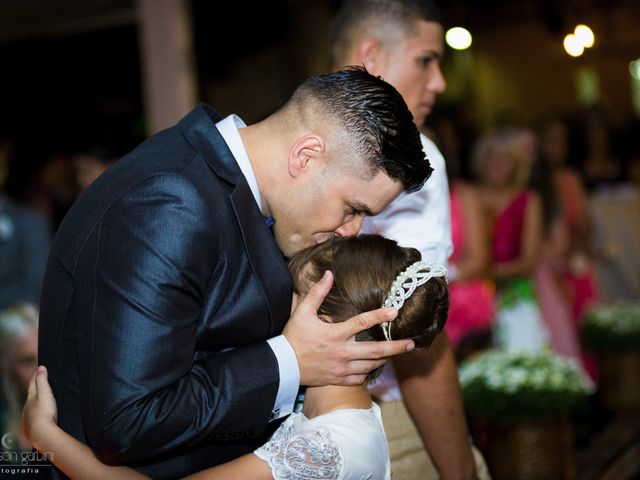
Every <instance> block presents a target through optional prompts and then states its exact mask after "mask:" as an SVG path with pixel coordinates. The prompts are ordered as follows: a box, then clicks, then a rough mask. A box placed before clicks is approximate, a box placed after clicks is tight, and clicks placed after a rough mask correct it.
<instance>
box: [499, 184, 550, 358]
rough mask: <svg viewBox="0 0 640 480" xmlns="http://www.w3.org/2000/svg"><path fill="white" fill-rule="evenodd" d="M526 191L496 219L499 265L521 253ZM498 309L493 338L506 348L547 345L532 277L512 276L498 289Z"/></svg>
mask: <svg viewBox="0 0 640 480" xmlns="http://www.w3.org/2000/svg"><path fill="white" fill-rule="evenodd" d="M529 199H530V196H529V193H528V192H527V191H523V192H522V193H520V194H519V195H517V196H516V197H515V198H514V199H513V200H512V201H511V203H509V205H507V206H506V207H505V209H504V210H503V211H502V212H500V213H499V214H498V215H497V216H496V219H495V223H494V228H493V235H492V259H493V262H494V264H496V265H500V264H502V263H508V262H510V261H513V260H516V259H517V258H518V257H519V256H520V251H521V243H522V235H523V234H524V221H525V215H526V210H527V205H528V203H529ZM497 299H498V312H497V315H496V326H495V329H494V339H495V342H496V344H497V345H498V346H500V347H503V348H506V349H509V350H529V351H533V350H537V349H540V348H543V347H545V346H546V345H547V343H548V340H549V332H548V329H547V327H546V325H545V324H544V323H543V321H542V315H541V313H540V308H539V306H538V300H537V297H536V293H535V288H534V284H533V280H532V278H529V277H515V278H511V279H509V280H506V281H504V282H501V283H500V285H499V287H498V290H497Z"/></svg>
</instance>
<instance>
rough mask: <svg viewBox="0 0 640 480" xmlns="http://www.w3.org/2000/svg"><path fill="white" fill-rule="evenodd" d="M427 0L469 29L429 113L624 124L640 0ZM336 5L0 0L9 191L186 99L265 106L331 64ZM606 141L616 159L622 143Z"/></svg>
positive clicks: (226, 109) (638, 44) (174, 112)
mask: <svg viewBox="0 0 640 480" xmlns="http://www.w3.org/2000/svg"><path fill="white" fill-rule="evenodd" d="M437 3H439V6H440V7H441V9H442V10H443V13H444V15H445V23H446V25H447V26H454V25H462V26H465V27H466V28H468V29H469V30H470V31H471V33H472V35H473V44H472V46H471V48H470V49H468V50H465V51H454V50H450V49H449V50H448V51H447V54H446V57H445V61H444V70H445V76H446V78H447V81H448V90H447V92H446V93H445V94H444V95H443V96H442V97H441V98H440V99H439V103H438V105H437V109H438V110H437V111H436V112H435V114H434V115H433V116H432V117H431V118H432V119H437V117H438V114H441V115H448V116H451V115H454V116H455V117H456V118H457V119H458V121H459V122H460V123H461V127H462V128H464V127H466V128H468V129H473V130H474V131H482V130H486V129H487V128H489V127H491V126H494V125H495V124H497V123H500V122H503V121H507V120H508V121H511V122H523V123H524V122H526V123H528V124H534V125H535V124H536V123H537V122H541V121H543V120H544V119H546V118H548V117H550V116H552V115H562V116H568V115H575V114H577V113H578V112H579V111H580V110H581V109H587V108H590V107H593V106H594V105H598V106H599V108H600V109H602V111H603V112H604V115H606V117H607V121H608V122H610V125H611V127H612V130H613V131H614V132H618V133H619V134H620V135H622V136H624V135H623V134H624V132H626V131H628V130H629V129H633V128H635V124H636V122H637V121H638V115H639V114H638V110H634V100H633V96H634V93H633V92H634V86H633V77H632V76H631V74H630V69H629V65H630V62H631V61H633V60H635V59H636V58H638V57H640V33H639V31H638V29H637V26H636V25H635V20H636V19H638V18H640V3H639V2H637V1H633V0H613V1H611V0H609V1H603V0H586V1H575V0H574V1H564V2H555V1H551V0H515V1H514V0H512V1H504V0H487V1H484V2H472V1H462V0H454V1H447V2H444V1H440V2H437ZM338 4H339V0H304V1H294V0H272V1H269V2H264V1H257V0H255V1H235V2H213V1H210V0H191V1H170V2H167V1H165V0H162V1H156V2H153V1H144V0H141V1H137V2H136V1H135V0H92V1H90V2H87V1H81V0H2V1H1V2H0V61H1V62H2V75H0V102H1V105H2V109H1V110H0V135H1V136H4V137H9V138H11V139H13V141H14V142H15V144H14V155H13V157H12V162H11V172H10V179H9V180H10V181H9V182H8V185H7V188H8V190H9V192H10V193H12V194H13V195H14V196H16V197H18V198H24V197H25V195H26V194H27V193H26V192H27V191H28V189H29V188H30V182H31V180H32V178H33V176H34V175H35V174H36V172H37V171H38V169H39V168H41V167H42V165H43V164H44V163H45V162H46V161H48V159H49V158H50V157H51V156H52V155H65V154H70V153H73V152H76V151H81V150H83V149H86V148H87V147H90V146H92V145H96V144H100V145H106V146H107V147H108V148H109V149H110V150H113V153H114V155H117V156H119V155H121V154H122V153H124V152H126V151H128V150H130V149H131V147H132V146H134V145H135V144H136V143H138V142H139V141H140V140H141V139H142V138H144V137H145V136H146V135H148V134H150V133H152V132H153V131H155V130H157V129H159V128H161V127H165V126H168V125H169V124H171V123H173V122H174V121H176V120H177V119H178V118H179V117H180V116H181V114H183V113H185V112H186V110H188V107H189V106H190V105H188V104H192V103H195V102H196V101H204V102H207V103H210V104H212V105H213V106H215V107H216V108H217V109H218V110H220V111H221V112H222V113H231V112H234V113H237V114H239V115H240V116H241V117H243V118H244V119H245V121H247V122H252V121H255V120H257V119H259V118H261V117H263V116H265V115H266V114H268V113H270V112H271V111H273V110H274V109H275V108H276V107H277V106H278V105H280V104H282V102H283V101H284V100H286V98H287V97H288V95H289V94H290V93H291V90H292V89H293V88H294V87H295V86H296V85H297V84H298V83H300V82H301V81H302V80H303V79H304V78H306V77H308V76H310V75H313V74H316V73H321V72H324V71H327V70H328V68H329V55H328V51H327V48H326V43H327V42H326V37H327V30H328V26H329V24H330V22H331V19H332V16H333V14H334V12H335V9H336V7H337V5H338ZM167 8H168V9H169V10H167ZM171 9H172V10H171ZM167 12H168V14H167ZM578 23H586V24H588V25H589V26H590V27H591V28H592V29H593V31H594V33H595V36H596V44H595V46H594V47H593V48H591V49H589V50H588V51H587V52H585V54H584V55H582V56H581V57H579V58H572V57H570V56H569V55H567V54H566V53H565V51H564V49H563V46H562V40H563V37H564V36H565V34H567V33H569V32H571V31H572V30H573V28H574V26H575V25H576V24H578ZM149 32H151V33H149ZM159 32H160V33H159ZM162 32H164V33H162ZM154 35H155V37H154ZM158 35H160V38H161V40H162V41H163V42H164V44H163V42H160V41H154V39H157V38H158ZM164 55H166V56H167V58H169V59H171V58H173V59H174V60H166V59H163V58H162V57H163V56H164ZM154 62H155V63H154ZM163 62H164V63H163ZM170 62H174V63H175V62H177V70H180V73H175V72H176V68H172V64H171V63H170ZM163 74H166V75H163ZM163 76H177V77H179V78H178V80H176V81H177V82H178V84H179V85H178V87H177V88H176V89H175V90H176V91H177V90H180V88H181V87H180V85H182V86H183V87H184V88H183V90H181V91H180V92H182V93H180V92H178V93H176V92H174V91H171V90H169V91H167V88H168V86H169V85H170V83H167V80H166V79H165V80H163V79H162V78H161V77H163ZM637 83H638V82H637V81H636V86H635V89H636V90H635V91H636V93H635V96H636V100H635V102H636V105H637V107H636V108H640V100H639V99H640V87H638V86H637ZM154 91H155V92H156V93H155V96H154V93H153V92H154ZM158 99H161V100H160V101H161V102H162V103H168V104H172V103H173V104H174V105H172V106H169V107H164V108H169V110H170V113H169V115H168V116H167V115H165V117H164V118H166V120H154V119H153V117H154V113H153V112H154V105H157V104H158V103H159V102H160V101H159V100H158ZM155 108H163V107H155ZM182 110H184V111H182ZM155 115H156V117H157V114H155ZM172 116H173V117H175V118H172ZM617 145H618V146H617V148H619V149H620V150H621V152H620V154H621V155H622V156H625V155H628V154H629V153H628V152H627V151H626V150H630V149H631V150H633V148H632V147H630V146H628V145H620V144H617Z"/></svg>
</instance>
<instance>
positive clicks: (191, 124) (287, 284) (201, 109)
mask: <svg viewBox="0 0 640 480" xmlns="http://www.w3.org/2000/svg"><path fill="white" fill-rule="evenodd" d="M219 120H222V117H221V116H220V115H218V114H217V113H216V112H215V111H214V110H213V109H212V108H210V107H208V106H206V105H200V106H198V107H196V108H195V109H194V110H193V111H192V112H191V113H190V114H189V115H187V116H186V117H185V118H184V119H183V120H182V121H181V122H180V126H181V130H182V132H183V134H184V135H185V137H186V138H187V140H188V141H189V142H190V143H191V144H192V145H193V146H194V147H195V148H196V149H197V150H198V151H199V152H200V153H201V154H202V156H203V157H204V159H205V161H206V162H207V163H208V164H209V166H210V167H211V169H212V170H213V171H214V172H215V173H216V174H217V175H218V176H219V177H221V178H223V179H224V180H226V181H227V182H229V183H231V184H233V185H235V188H234V190H233V192H232V193H231V195H230V201H231V204H232V206H233V211H234V214H235V217H236V220H237V222H238V226H239V227H240V231H241V234H242V241H243V243H244V247H245V251H246V253H247V257H248V259H249V263H250V264H251V268H252V269H253V272H254V274H255V276H256V278H257V279H258V283H259V284H260V287H261V289H262V292H263V294H264V297H265V300H266V303H267V306H268V308H269V317H270V322H271V325H270V329H271V333H272V334H279V333H280V331H281V330H282V328H283V327H284V324H285V323H286V321H287V319H288V318H289V314H290V311H291V296H292V292H293V282H292V280H291V275H290V274H289V270H288V268H287V264H286V261H285V259H284V257H283V255H282V252H281V251H280V249H279V248H278V245H277V244H276V242H275V239H274V237H273V234H272V233H271V231H270V230H269V228H267V226H266V225H265V223H264V218H263V217H262V214H261V213H260V210H259V209H258V205H257V204H256V202H255V199H254V197H253V194H252V193H251V189H250V188H249V184H248V183H247V181H246V179H245V178H244V175H243V174H242V172H241V170H240V167H238V162H237V161H236V159H235V157H234V156H233V155H232V154H231V151H230V150H229V147H228V146H227V144H226V142H225V141H224V139H223V138H222V136H221V135H220V132H219V131H218V129H217V128H216V127H215V123H216V122H218V121H219Z"/></svg>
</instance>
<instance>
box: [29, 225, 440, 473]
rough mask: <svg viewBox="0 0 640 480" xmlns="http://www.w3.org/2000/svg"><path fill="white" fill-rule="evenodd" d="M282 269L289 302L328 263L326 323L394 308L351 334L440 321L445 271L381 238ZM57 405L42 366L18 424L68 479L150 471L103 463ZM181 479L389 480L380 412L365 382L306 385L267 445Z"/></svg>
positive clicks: (425, 335) (302, 258)
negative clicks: (61, 417)
mask: <svg viewBox="0 0 640 480" xmlns="http://www.w3.org/2000/svg"><path fill="white" fill-rule="evenodd" d="M289 269H290V271H291V274H292V277H293V279H294V290H295V295H294V299H293V306H292V308H295V306H296V304H297V299H298V298H299V297H302V296H304V295H305V294H306V292H308V291H309V289H310V288H311V286H312V285H313V284H314V283H315V282H317V281H319V280H320V278H321V277H322V276H323V275H324V274H325V272H326V271H327V270H331V271H332V272H333V275H334V284H333V288H332V289H331V291H330V292H329V294H328V295H327V296H326V298H325V300H324V302H323V303H322V306H321V307H320V309H319V311H318V313H319V314H320V315H321V317H322V318H325V319H327V321H333V322H341V321H344V320H346V319H348V318H351V317H353V316H355V315H357V314H359V313H362V312H366V311H369V310H373V309H376V308H379V307H380V306H381V305H383V306H388V307H395V308H397V309H398V310H399V314H398V317H397V318H396V319H395V320H394V321H393V322H384V323H383V324H381V325H376V326H374V327H372V328H370V329H369V330H366V331H364V332H362V333H361V334H359V336H358V337H357V338H356V339H357V340H384V339H387V340H390V339H392V338H393V339H403V338H411V339H413V340H414V341H415V343H416V347H427V346H429V345H430V344H431V342H432V341H433V338H434V337H435V336H436V335H437V334H438V333H439V332H440V331H441V330H442V328H443V326H444V322H445V321H446V318H447V310H448V293H447V287H446V281H445V279H444V276H445V274H446V270H445V269H444V268H443V267H440V266H436V265H430V264H427V263H425V262H422V261H420V253H419V252H418V251H417V250H415V249H412V248H402V247H399V246H398V245H397V244H396V242H394V241H392V240H388V239H385V238H383V237H380V236H378V235H363V236H359V237H340V238H335V239H332V240H329V241H327V242H324V243H322V244H319V245H316V246H313V247H311V248H308V249H306V250H303V251H302V252H300V253H298V254H297V255H295V256H294V257H292V259H291V260H290V262H289ZM406 355H411V353H408V354H406ZM373 375H375V372H374V374H373ZM370 379H371V378H370ZM56 412H57V409H56V403H55V399H54V397H53V393H52V391H51V389H50V387H49V384H48V382H47V373H46V369H45V368H44V367H39V369H38V371H37V372H36V373H35V374H34V376H33V378H32V379H31V382H30V384H29V392H28V397H27V401H26V404H25V407H24V412H23V417H24V418H23V426H24V430H25V432H26V434H27V436H28V437H29V439H30V441H31V442H32V443H33V445H34V447H35V448H36V449H38V450H39V451H40V452H42V453H44V454H46V455H48V457H49V458H51V460H52V463H53V464H54V465H55V466H56V467H57V468H59V469H60V470H61V471H62V472H64V473H65V474H66V475H67V476H69V477H70V478H71V479H85V478H101V479H140V478H147V477H145V476H144V475H142V474H140V473H138V472H137V471H136V470H134V469H131V468H129V467H124V466H110V465H106V464H103V463H101V462H100V461H99V460H98V459H97V458H96V457H95V455H94V453H93V452H92V451H91V449H90V448H89V447H87V446H86V445H84V444H82V443H80V442H78V441H77V440H76V439H74V438H73V437H71V436H70V435H68V434H67V433H66V432H64V431H63V430H62V429H61V428H59V427H58V426H57V425H56ZM187 478H188V479H191V480H205V479H207V480H209V479H213V480H215V479H229V478H234V479H240V480H241V479H247V480H249V479H251V480H260V479H265V480H267V479H272V478H273V479H276V480H285V479H287V480H289V479H331V480H343V479H371V480H378V479H379V480H389V479H390V468H389V452H388V448H387V442H386V438H385V434H384V429H383V426H382V418H381V414H380V409H379V407H378V406H377V405H376V404H375V403H374V402H372V400H371V396H370V395H369V393H368V390H367V386H366V385H357V386H333V385H328V386H322V387H309V388H307V390H306V394H305V399H304V404H303V408H302V412H301V413H294V414H292V415H291V416H289V418H288V419H287V420H286V421H285V422H284V423H282V425H280V427H279V428H278V429H277V430H276V432H275V433H274V434H273V436H272V437H271V439H270V440H269V441H268V442H267V443H266V444H265V445H263V446H262V447H260V448H258V449H257V450H256V451H255V452H253V453H250V454H247V455H244V456H242V457H240V458H237V459H235V460H233V461H231V462H228V463H225V464H223V465H218V466H216V467H212V468H209V469H206V470H203V471H201V472H198V473H196V474H194V475H191V476H189V477H187Z"/></svg>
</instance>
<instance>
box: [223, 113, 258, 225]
mask: <svg viewBox="0 0 640 480" xmlns="http://www.w3.org/2000/svg"><path fill="white" fill-rule="evenodd" d="M246 126H247V125H246V124H245V123H244V122H243V121H242V119H241V118H240V117H238V116H237V115H235V114H231V115H229V116H228V117H226V118H224V119H223V120H220V121H219V122H218V123H216V128H217V129H218V131H219V132H220V135H222V138H223V139H224V141H225V142H226V144H227V146H228V147H229V150H231V153H232V154H233V156H234V157H235V159H236V161H237V162H238V166H239V167H240V170H241V171H242V174H243V175H244V177H245V178H246V179H247V183H248V184H249V188H250V189H251V193H252V194H253V197H254V198H255V200H256V203H257V204H258V208H259V209H260V211H261V212H262V213H263V214H264V210H263V207H262V197H261V196H260V190H259V189H258V180H257V179H256V175H255V173H254V171H253V167H252V166H251V161H250V160H249V155H248V154H247V149H246V148H245V147H244V143H242V138H241V137H240V133H239V132H238V129H240V128H245V127H246Z"/></svg>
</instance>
